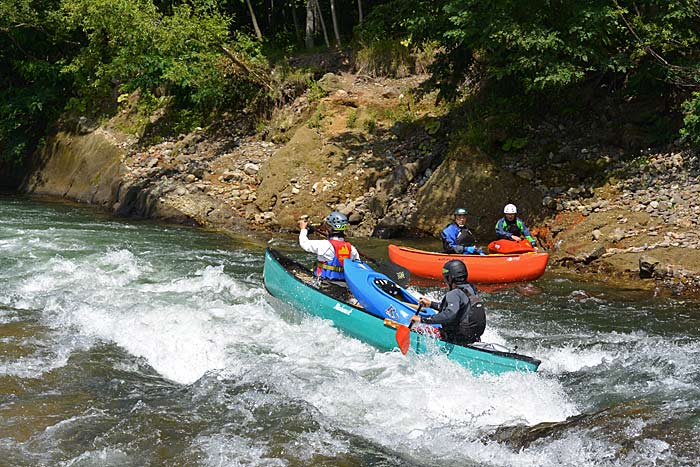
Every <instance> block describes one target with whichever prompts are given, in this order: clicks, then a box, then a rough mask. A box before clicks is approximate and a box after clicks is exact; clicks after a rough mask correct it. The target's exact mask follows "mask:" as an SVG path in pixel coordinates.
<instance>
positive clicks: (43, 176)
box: [24, 73, 700, 295]
mask: <svg viewBox="0 0 700 467" xmlns="http://www.w3.org/2000/svg"><path fill="white" fill-rule="evenodd" d="M424 78H425V76H422V77H421V76H411V77H408V78H403V79H371V78H368V77H363V76H359V75H355V74H350V73H344V74H333V73H327V74H326V75H324V76H323V77H322V78H321V79H320V80H319V81H318V89H320V90H321V91H322V92H317V95H316V96H313V95H311V94H310V93H306V94H304V95H302V96H300V97H299V98H297V99H296V100H295V101H294V102H293V103H292V104H291V105H289V106H287V107H284V108H281V109H279V110H278V112H277V113H276V114H275V115H274V116H273V118H272V119H271V120H270V121H269V122H268V123H267V125H266V126H264V127H262V128H261V127H259V128H258V129H257V131H251V130H250V127H251V125H250V124H247V123H246V122H241V121H236V120H228V121H222V122H220V123H219V124H218V125H216V126H215V127H212V128H208V129H198V130H196V131H194V132H193V133H191V134H188V135H179V136H178V137H177V138H172V139H167V140H162V141H160V142H159V143H157V144H153V145H150V146H144V145H142V144H139V142H138V140H137V139H136V138H134V137H133V136H130V135H126V134H123V133H121V132H120V131H119V130H118V128H117V126H116V125H113V124H109V123H108V124H106V125H103V126H101V127H99V128H87V129H82V130H79V131H72V132H65V133H63V134H61V136H60V137H57V138H55V144H54V145H52V146H49V148H48V150H47V151H45V153H44V155H43V156H42V160H43V161H44V162H43V163H42V164H41V167H40V169H39V170H37V171H36V172H35V173H34V174H33V176H32V177H31V178H30V179H29V181H28V183H26V184H25V188H24V189H25V190H26V191H28V192H32V193H38V194H45V195H51V196H59V197H68V198H71V199H76V200H78V201H82V202H88V203H92V204H100V205H102V206H103V207H104V208H105V209H107V210H109V211H112V212H114V213H116V214H118V215H124V216H135V217H149V218H159V219H163V220H166V221H170V222H178V223H184V224H191V225H198V226H203V227H207V228H212V229H218V230H223V231H237V232H251V233H253V234H254V235H259V236H260V237H265V236H266V235H267V236H269V235H271V234H274V233H276V232H292V231H294V229H295V226H296V221H297V219H298V218H299V217H300V216H301V215H309V216H310V217H311V219H312V221H316V222H319V221H320V220H321V219H322V218H323V216H325V214H327V212H328V211H329V210H333V209H337V210H340V211H342V212H344V213H346V214H347V215H348V216H349V219H350V223H351V225H352V235H353V236H354V237H370V236H375V237H380V238H391V237H404V238H406V237H409V238H410V237H425V236H436V235H438V234H439V231H440V229H441V228H442V227H443V226H444V225H445V224H446V223H447V222H448V221H449V217H450V216H449V213H450V211H451V210H452V209H453V207H454V206H457V205H461V206H466V207H467V208H468V209H469V211H470V217H469V223H470V225H471V227H473V229H474V231H475V232H476V233H477V236H478V238H479V239H480V240H482V241H481V242H480V243H483V244H486V243H488V241H490V240H492V239H493V225H494V223H495V221H496V219H498V218H499V217H500V216H501V209H502V207H503V205H504V204H506V203H507V202H511V201H514V202H515V203H516V204H517V205H518V207H519V212H520V213H521V215H522V216H523V217H524V219H525V220H526V221H527V222H528V225H529V226H530V227H531V230H533V232H534V233H535V235H536V236H537V238H538V241H539V242H540V245H541V247H542V248H544V249H545V250H547V251H549V252H550V254H551V260H550V268H552V269H561V270H565V271H574V272H576V273H577V274H580V275H583V276H585V277H588V278H592V279H594V280H599V281H606V282H607V281H610V278H611V277H614V278H615V281H619V283H620V285H621V286H628V284H632V286H633V287H642V288H647V289H649V290H650V291H653V292H654V293H660V294H664V293H672V294H680V295H693V294H697V293H698V291H699V290H700V266H699V265H700V255H699V253H700V250H698V245H699V244H700V243H699V242H698V240H699V238H698V234H697V232H698V221H697V218H698V214H700V202H699V201H698V200H699V199H700V188H699V187H700V181H699V177H700V169H699V163H698V154H697V151H693V150H691V149H687V148H686V149H683V148H681V147H676V146H671V147H669V148H666V150H664V151H651V150H645V151H640V150H638V149H635V148H634V147H627V148H625V147H621V144H623V143H624V144H625V145H627V146H630V145H632V146H633V144H632V143H633V138H632V137H631V136H630V135H634V134H635V132H634V128H633V127H632V128H630V127H625V128H624V129H622V130H620V133H619V134H618V133H616V131H617V130H616V127H615V125H614V123H613V120H612V119H606V120H605V122H604V123H600V122H597V123H595V124H591V123H590V122H588V121H586V118H590V116H582V117H581V118H580V119H579V120H576V121H571V122H569V123H568V125H570V127H569V126H567V124H566V123H551V122H543V123H542V125H541V126H540V127H539V128H536V129H534V130H533V134H536V135H537V139H536V140H533V141H532V142H531V143H530V144H529V145H528V146H527V147H524V148H522V149H521V150H519V151H515V152H506V153H504V154H501V155H498V157H494V155H492V154H486V153H484V152H483V151H481V150H480V149H478V148H475V147H473V146H471V145H464V144H458V143H456V142H455V139H454V136H453V135H454V130H455V128H456V127H458V126H459V124H458V123H456V122H455V121H454V120H450V117H451V116H450V115H449V113H447V110H446V109H444V108H439V107H436V106H435V105H434V104H433V100H432V97H434V96H426V97H424V98H423V99H420V100H418V99H416V98H415V97H413V94H412V91H413V90H414V89H415V88H416V87H417V86H418V85H419V84H420V82H421V81H422V80H423V79H424ZM623 110H624V109H623ZM623 110H621V111H623ZM581 128H591V130H590V131H581ZM595 131H598V132H600V133H601V134H605V135H606V139H604V140H601V139H597V138H593V137H592V133H593V132H595ZM581 135H583V136H581ZM567 137H568V139H567ZM551 141H564V142H563V143H561V144H558V146H557V147H556V148H555V149H553V150H551V151H549V153H546V152H544V153H543V148H551V147H552V145H551ZM606 141H607V142H606ZM106 147H109V148H111V149H105V148H106ZM96 150H97V151H98V152H99V153H100V155H101V156H100V158H99V159H97V160H98V161H99V164H98V165H95V160H96V159H95V157H94V152H95V151H96ZM542 154H546V155H545V156H544V157H543V156H542ZM572 154H575V155H577V157H571V155H572ZM88 162H90V163H88ZM103 167H110V169H109V171H106V170H103V169H102V168H103ZM591 168H595V170H591ZM584 169H585V170H584Z"/></svg>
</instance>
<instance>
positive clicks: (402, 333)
mask: <svg viewBox="0 0 700 467" xmlns="http://www.w3.org/2000/svg"><path fill="white" fill-rule="evenodd" d="M396 343H397V344H398V345H399V350H400V351H401V353H402V354H404V355H406V352H408V348H409V347H411V330H410V329H409V328H408V326H399V327H398V328H397V329H396Z"/></svg>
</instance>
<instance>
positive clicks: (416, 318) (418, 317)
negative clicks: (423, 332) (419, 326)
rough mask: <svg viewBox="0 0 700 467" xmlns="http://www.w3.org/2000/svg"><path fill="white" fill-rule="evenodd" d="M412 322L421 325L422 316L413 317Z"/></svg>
mask: <svg viewBox="0 0 700 467" xmlns="http://www.w3.org/2000/svg"><path fill="white" fill-rule="evenodd" d="M411 322H412V323H420V316H418V315H413V316H411Z"/></svg>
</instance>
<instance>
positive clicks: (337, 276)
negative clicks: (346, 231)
mask: <svg viewBox="0 0 700 467" xmlns="http://www.w3.org/2000/svg"><path fill="white" fill-rule="evenodd" d="M328 241H329V242H331V245H333V251H334V252H335V258H333V261H330V262H327V261H319V262H318V263H317V267H316V275H317V276H319V277H323V278H325V279H331V280H336V281H337V280H345V273H344V272H343V262H344V261H345V260H346V259H348V258H350V254H351V253H352V245H350V243H349V242H346V241H344V240H328Z"/></svg>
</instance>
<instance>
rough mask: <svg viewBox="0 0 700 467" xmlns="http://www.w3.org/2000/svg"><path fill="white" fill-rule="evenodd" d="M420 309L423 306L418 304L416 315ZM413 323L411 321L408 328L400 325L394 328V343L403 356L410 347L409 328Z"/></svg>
mask: <svg viewBox="0 0 700 467" xmlns="http://www.w3.org/2000/svg"><path fill="white" fill-rule="evenodd" d="M421 308H423V304H422V303H419V304H418V308H416V313H415V314H416V315H417V314H418V313H420V310H421ZM414 322H415V321H411V323H410V324H409V325H408V326H403V325H402V326H399V327H398V328H396V343H397V344H398V345H399V350H400V351H401V353H402V354H404V355H406V353H407V352H408V348H409V347H411V328H412V327H413V323H414Z"/></svg>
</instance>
